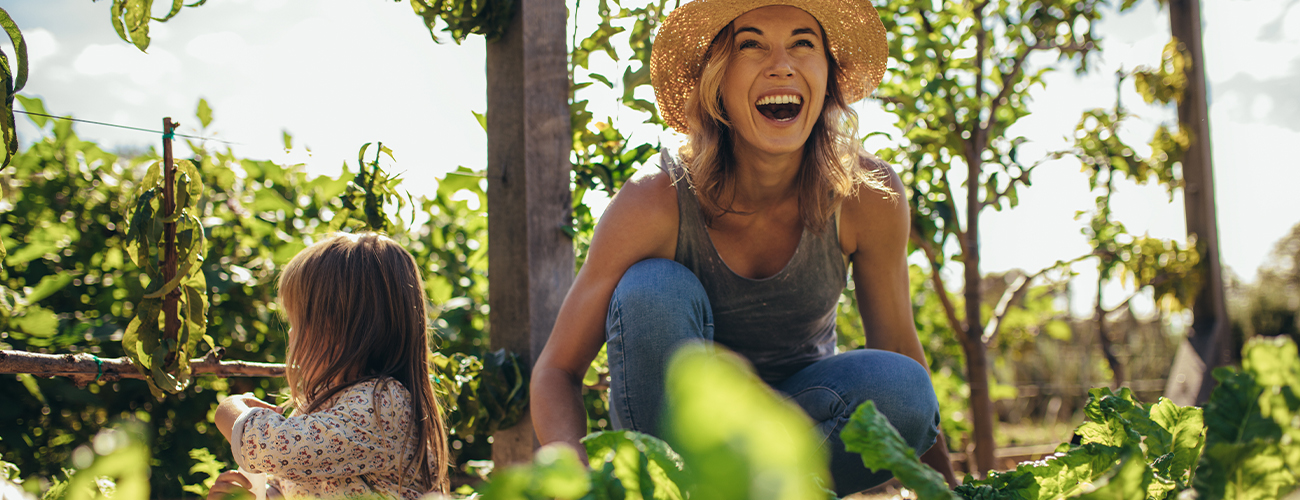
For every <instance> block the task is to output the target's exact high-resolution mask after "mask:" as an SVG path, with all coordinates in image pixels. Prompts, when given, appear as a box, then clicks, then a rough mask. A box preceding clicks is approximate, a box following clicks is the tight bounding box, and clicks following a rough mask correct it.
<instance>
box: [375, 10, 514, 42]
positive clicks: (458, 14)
mask: <svg viewBox="0 0 1300 500" xmlns="http://www.w3.org/2000/svg"><path fill="white" fill-rule="evenodd" d="M395 1H399V2H400V1H401V0H395ZM411 9H413V10H414V11H415V15H417V16H420V18H421V19H423V20H424V24H425V25H426V26H428V27H429V35H430V36H432V37H433V41H435V42H437V41H439V40H438V35H437V33H435V32H434V28H435V26H436V25H437V22H438V20H442V22H443V23H445V24H446V25H447V26H446V27H445V28H443V29H442V30H443V31H446V32H447V33H449V34H451V39H452V41H454V42H456V43H460V42H463V41H465V39H466V38H468V37H469V36H470V35H483V37H484V38H486V39H487V41H489V42H492V41H496V40H497V39H499V38H501V36H502V35H504V34H505V31H506V27H507V26H509V25H510V18H511V16H513V15H514V12H515V0H411Z"/></svg>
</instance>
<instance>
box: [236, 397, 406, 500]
mask: <svg viewBox="0 0 1300 500" xmlns="http://www.w3.org/2000/svg"><path fill="white" fill-rule="evenodd" d="M383 386H384V387H383V390H381V391H375V390H374V389H375V384H374V383H362V384H358V385H356V386H353V387H352V388H349V389H348V390H345V391H343V393H341V394H340V396H339V397H338V399H337V400H336V401H335V402H334V404H333V405H332V406H330V407H328V408H325V409H323V410H319V411H316V412H314V413H310V414H306V415H296V416H293V417H283V416H281V415H279V414H277V413H276V412H274V411H271V410H269V409H265V408H255V409H252V410H249V411H248V412H245V413H244V415H242V416H241V417H240V420H242V422H236V424H237V425H235V426H234V428H235V430H234V431H233V432H232V433H231V434H232V435H231V437H232V438H234V437H236V436H238V438H239V439H238V440H234V439H232V443H231V446H232V448H234V449H233V450H232V451H234V455H235V460H236V462H238V463H239V465H240V466H241V467H243V468H244V469H245V470H248V471H250V472H261V473H267V474H273V475H276V476H279V477H283V478H285V479H289V480H292V481H300V480H304V479H307V480H311V479H316V480H319V479H324V478H330V477H351V476H359V475H362V474H367V473H372V472H378V471H383V470H393V469H396V468H397V467H398V466H399V463H398V459H399V457H400V458H404V457H405V455H406V454H407V453H403V452H404V451H406V450H408V449H410V445H411V444H412V443H410V442H409V441H411V439H410V438H409V437H408V436H407V435H406V434H407V432H406V427H408V425H404V424H406V423H409V421H410V411H411V409H410V402H409V401H410V398H409V396H407V393H406V389H405V388H403V387H402V385H401V384H400V383H397V382H396V381H394V380H389V381H388V382H387V383H385V384H383ZM241 423H242V425H238V424H241Z"/></svg>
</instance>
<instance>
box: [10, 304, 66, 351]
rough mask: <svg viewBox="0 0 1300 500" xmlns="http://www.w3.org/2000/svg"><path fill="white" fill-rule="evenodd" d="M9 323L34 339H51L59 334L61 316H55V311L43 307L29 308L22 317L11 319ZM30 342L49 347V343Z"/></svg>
mask: <svg viewBox="0 0 1300 500" xmlns="http://www.w3.org/2000/svg"><path fill="white" fill-rule="evenodd" d="M9 323H10V324H11V325H13V326H15V327H17V328H18V329H19V330H22V331H23V333H26V334H28V335H31V336H34V337H43V338H49V337H53V336H54V335H55V334H57V333H59V316H58V315H57V314H54V311H51V310H49V309H45V308H43V307H36V306H29V307H27V309H26V310H24V312H23V315H22V316H15V317H12V318H9ZM29 342H31V343H33V344H37V345H41V344H45V345H48V343H47V342H38V341H33V340H29Z"/></svg>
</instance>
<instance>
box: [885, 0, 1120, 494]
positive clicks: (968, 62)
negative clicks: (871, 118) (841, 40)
mask: <svg viewBox="0 0 1300 500" xmlns="http://www.w3.org/2000/svg"><path fill="white" fill-rule="evenodd" d="M1107 4H1108V3H1107V2H1105V1H1100V0H1029V1H996V2H995V1H991V0H963V1H960V2H951V1H944V2H939V3H933V2H894V3H889V4H887V5H884V6H882V7H881V8H880V13H881V19H882V20H884V22H885V29H886V32H887V33H889V34H890V38H889V43H890V57H891V58H892V59H894V60H896V61H898V63H899V64H897V65H896V66H894V67H891V68H890V70H889V71H887V76H886V78H885V82H884V83H883V84H882V85H881V87H880V89H879V90H877V91H876V95H877V96H878V97H879V99H880V100H881V101H882V102H884V106H885V109H886V110H888V111H889V112H891V113H893V114H894V115H895V116H897V117H898V123H900V124H904V129H903V135H902V137H899V138H895V141H896V142H897V143H898V146H896V147H893V148H889V149H886V150H884V151H882V152H881V153H880V154H881V157H882V158H883V159H885V160H886V161H890V162H892V163H894V164H896V165H898V166H899V167H900V170H901V172H900V173H901V176H902V179H903V183H904V184H905V185H906V187H907V190H908V191H909V193H908V195H909V202H910V203H911V206H912V223H913V228H912V237H911V242H912V244H913V245H914V247H915V250H916V251H920V252H922V253H923V254H924V256H925V259H926V260H927V261H928V262H929V267H930V270H929V271H930V279H931V280H932V281H933V283H934V287H933V288H934V290H935V292H936V293H937V294H938V297H939V300H940V302H941V303H942V304H943V306H944V312H945V315H946V318H947V322H948V327H949V328H951V330H952V331H953V332H956V336H957V338H958V339H959V340H960V342H961V345H962V350H963V352H964V355H965V358H966V372H967V381H968V382H969V384H970V404H971V412H972V416H973V425H974V432H973V433H974V436H975V455H976V462H977V463H978V466H979V470H988V469H990V468H992V466H993V459H994V443H993V419H994V413H993V408H992V404H991V401H990V397H989V378H988V370H989V359H988V353H987V350H988V346H989V345H990V344H991V343H992V342H993V341H994V340H995V339H996V338H997V335H998V332H999V330H1000V328H1001V324H1002V320H1003V318H1004V317H1005V312H1006V310H1007V309H1006V308H1005V307H1004V306H1003V304H1011V303H1014V302H1015V300H1013V299H1015V298H1016V296H1017V295H1018V294H1021V293H1023V291H1024V290H1025V287H1026V286H1027V285H1028V284H1029V283H1030V282H1032V281H1033V279H1034V278H1036V277H1038V276H1041V275H1042V274H1043V273H1044V272H1046V271H1048V270H1050V269H1052V268H1055V267H1059V266H1061V265H1064V264H1066V262H1058V263H1057V265H1055V266H1052V267H1049V268H1048V269H1044V270H1042V271H1038V272H1034V273H1029V274H1027V275H1025V277H1024V279H1021V280H1017V283H1016V284H1014V285H1013V286H1011V287H1009V288H1008V289H1007V291H1006V293H1005V294H1004V296H1003V298H1002V299H1001V300H999V301H997V303H998V304H999V307H997V308H995V310H994V314H993V315H992V316H991V317H989V318H988V320H987V322H986V321H985V319H984V314H985V311H984V310H983V307H985V306H984V304H985V300H984V291H983V290H981V288H980V285H979V284H980V281H981V274H980V259H981V255H980V226H979V221H980V215H981V213H982V212H983V211H984V210H985V209H987V208H992V209H993V210H995V211H1000V210H1002V209H1003V208H1014V207H1015V206H1016V205H1017V204H1018V202H1019V199H1018V190H1019V189H1020V188H1022V187H1027V186H1029V185H1030V175H1031V173H1032V172H1033V171H1034V169H1035V168H1037V167H1039V166H1040V165H1042V164H1044V162H1046V161H1048V160H1052V159H1056V158H1059V157H1060V156H1061V155H1062V153H1053V154H1049V155H1047V156H1046V157H1044V158H1041V159H1037V160H1036V161H1034V162H1033V163H1026V162H1024V161H1022V159H1021V158H1020V157H1019V147H1020V146H1021V144H1023V143H1024V142H1025V140H1026V139H1025V138H1024V137H1009V136H1007V131H1008V129H1009V128H1010V127H1011V126H1012V125H1013V124H1015V123H1016V122H1017V121H1018V120H1019V119H1020V118H1022V117H1024V116H1026V115H1027V114H1028V113H1029V97H1028V92H1029V90H1030V89H1031V88H1033V87H1034V86H1036V85H1037V86H1043V85H1044V80H1043V78H1044V76H1045V75H1046V74H1047V73H1048V72H1051V71H1053V70H1056V69H1058V67H1057V66H1055V65H1043V66H1036V64H1035V60H1039V59H1041V58H1042V57H1043V56H1056V59H1057V60H1058V61H1062V62H1063V63H1064V64H1063V66H1066V67H1073V69H1074V70H1075V71H1077V72H1079V73H1084V72H1086V71H1087V70H1088V62H1089V58H1090V56H1091V55H1094V54H1096V53H1097V52H1098V51H1099V50H1100V46H1099V45H1098V43H1099V40H1098V39H1097V37H1096V36H1095V34H1094V33H1093V31H1092V26H1093V23H1095V22H1096V21H1098V20H1099V19H1101V16H1102V11H1101V9H1102V8H1103V7H1105V6H1107ZM1129 6H1131V2H1126V5H1124V6H1123V7H1125V8H1127V7H1129ZM1035 54H1038V57H1031V56H1035ZM1031 59H1034V60H1031ZM963 183H964V187H965V190H964V191H965V192H964V193H960V190H961V188H962V187H963ZM963 194H964V203H961V202H959V196H960V195H963ZM952 262H959V263H960V264H961V265H962V267H963V269H964V273H963V275H964V279H963V284H962V287H963V293H962V296H963V299H964V300H963V301H962V302H964V305H963V307H962V310H958V306H957V301H955V300H953V298H952V297H951V296H950V295H949V294H950V292H949V290H950V289H951V287H950V286H949V284H948V283H947V280H945V278H944V277H943V275H942V273H941V270H942V269H943V268H944V267H945V266H947V265H948V264H949V263H952Z"/></svg>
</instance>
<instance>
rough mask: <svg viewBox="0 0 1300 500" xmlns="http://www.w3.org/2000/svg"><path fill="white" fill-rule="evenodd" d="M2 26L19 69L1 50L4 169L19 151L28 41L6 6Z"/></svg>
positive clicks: (1, 248)
mask: <svg viewBox="0 0 1300 500" xmlns="http://www.w3.org/2000/svg"><path fill="white" fill-rule="evenodd" d="M0 26H3V27H4V30H5V33H7V34H8V35H9V41H10V42H12V43H13V46H14V63H16V65H17V71H13V72H11V70H10V69H9V56H8V55H6V54H5V53H4V51H3V50H0V87H3V90H4V93H5V95H4V109H3V110H0V140H2V141H3V142H4V157H3V158H2V160H3V161H0V170H3V169H4V168H5V167H7V166H9V162H11V161H13V157H14V155H15V154H18V132H17V130H16V129H15V123H14V96H15V95H17V94H18V91H19V90H22V88H23V87H24V86H26V85H27V42H26V40H24V39H23V34H22V32H21V31H19V30H18V25H17V24H16V23H14V20H13V18H11V17H9V13H8V12H6V11H5V10H4V9H0ZM4 257H5V250H4V246H3V245H0V260H2V259H4Z"/></svg>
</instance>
